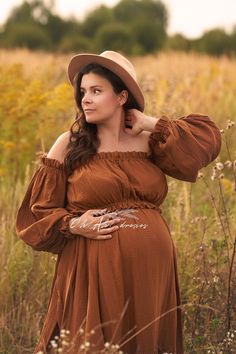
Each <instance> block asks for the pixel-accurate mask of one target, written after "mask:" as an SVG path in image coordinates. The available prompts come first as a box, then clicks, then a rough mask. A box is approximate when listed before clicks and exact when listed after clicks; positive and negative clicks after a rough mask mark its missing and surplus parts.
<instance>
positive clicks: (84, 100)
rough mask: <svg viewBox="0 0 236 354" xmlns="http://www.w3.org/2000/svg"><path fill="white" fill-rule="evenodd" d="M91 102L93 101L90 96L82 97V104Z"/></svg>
mask: <svg viewBox="0 0 236 354" xmlns="http://www.w3.org/2000/svg"><path fill="white" fill-rule="evenodd" d="M91 101H92V99H91V97H90V95H89V94H85V93H84V95H83V97H82V102H91Z"/></svg>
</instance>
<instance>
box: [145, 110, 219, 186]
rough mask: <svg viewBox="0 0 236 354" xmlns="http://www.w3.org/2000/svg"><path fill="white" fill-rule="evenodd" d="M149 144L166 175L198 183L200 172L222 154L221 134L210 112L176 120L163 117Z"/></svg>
mask: <svg viewBox="0 0 236 354" xmlns="http://www.w3.org/2000/svg"><path fill="white" fill-rule="evenodd" d="M148 145H149V149H150V154H151V159H152V161H153V162H154V163H155V164H156V165H157V166H159V167H160V169H161V170H162V171H163V172H164V173H165V174H167V175H169V176H171V177H174V178H176V179H179V180H183V181H188V182H196V179H197V175H198V171H199V170H200V169H201V168H202V167H205V166H207V165H208V164H209V163H210V162H212V161H213V160H214V159H215V158H216V157H217V156H218V154H219V152H220V148H221V133H220V130H219V129H218V127H217V126H216V124H215V123H214V122H213V121H212V120H211V119H210V118H209V117H208V116H206V115H202V114H190V115H188V116H184V117H180V118H178V119H175V120H172V119H170V118H168V117H166V116H162V117H161V118H160V119H159V120H158V121H157V123H156V125H155V127H154V131H153V132H152V133H151V134H150V135H149V141H148Z"/></svg>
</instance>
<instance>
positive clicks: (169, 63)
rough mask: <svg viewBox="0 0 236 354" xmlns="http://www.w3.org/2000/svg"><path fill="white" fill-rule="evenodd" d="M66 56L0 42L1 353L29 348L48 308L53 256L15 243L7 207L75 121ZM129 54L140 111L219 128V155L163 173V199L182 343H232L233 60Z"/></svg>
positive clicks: (199, 347) (15, 203) (228, 348)
mask: <svg viewBox="0 0 236 354" xmlns="http://www.w3.org/2000/svg"><path fill="white" fill-rule="evenodd" d="M69 58H70V55H68V56H57V55H54V54H45V53H41V52H39V53H31V52H28V51H26V50H24V51H19V50H15V51H4V50H2V51H0V92H1V95H0V122H1V130H0V153H1V162H0V180H1V184H0V191H1V201H0V213H1V215H0V216H1V223H0V235H1V236H0V252H1V258H0V265H1V268H0V269H1V271H0V308H1V311H0V353H9V354H10V353H14V354H22V353H32V351H33V348H34V345H35V342H36V340H37V337H38V335H39V332H40V329H41V326H42V321H43V318H44V314H45V310H46V305H47V300H48V296H49V291H50V284H51V280H52V275H53V270H54V265H55V256H52V255H51V254H46V253H40V252H34V251H32V250H31V249H30V248H29V247H27V246H26V245H25V244H23V242H22V241H21V240H19V239H18V238H17V236H16V234H15V216H16V211H17V208H18V207H19V203H20V202H21V200H22V198H23V195H24V193H25V190H26V187H27V185H28V183H29V180H30V178H31V176H32V173H33V170H34V169H35V168H37V154H38V153H39V152H45V151H47V150H48V149H49V147H50V146H51V144H52V143H53V141H54V139H55V138H56V137H57V136H58V135H59V134H60V133H61V132H63V131H65V130H68V129H69V126H70V124H71V123H72V121H73V118H74V113H75V110H74V103H73V97H72V90H71V88H70V86H69V84H68V83H67V82H66V63H67V62H68V60H69ZM132 61H133V63H134V65H135V67H136V68H137V73H138V78H139V80H140V82H141V85H142V88H143V90H144V92H145V96H146V111H145V112H146V113H147V114H151V115H153V116H159V115H162V114H165V115H168V116H170V117H172V118H177V117H180V116H183V115H186V114H189V113H205V114H208V115H209V116H210V117H212V119H213V120H214V121H215V122H216V123H217V124H218V126H219V127H220V129H222V139H223V144H222V150H221V153H220V155H219V157H218V158H217V160H216V161H214V162H213V163H212V164H211V165H209V166H208V167H207V168H205V169H203V170H202V171H200V173H199V178H198V180H197V182H196V183H193V184H191V183H187V182H181V181H177V180H174V179H172V178H168V182H169V194H168V197H167V199H166V200H165V202H164V204H163V206H162V209H163V213H164V215H165V217H166V218H167V219H168V222H169V225H170V228H171V231H172V235H173V238H174V241H175V244H176V246H177V250H178V269H179V278H180V285H181V296H182V307H183V310H184V334H185V349H186V353H194V354H195V353H196V354H198V353H199V354H201V353H217V354H220V353H224V354H225V353H234V352H235V351H236V341H235V338H236V333H235V332H234V331H235V329H236V291H235V289H236V276H235V235H236V222H235V212H236V199H235V193H236V178H235V176H236V162H235V161H236V142H235V136H236V134H235V131H236V128H235V126H234V122H235V119H236V100H235V95H236V61H235V60H232V59H231V60H230V59H228V58H227V57H222V58H220V59H214V58H210V57H207V56H200V55H196V54H188V55H187V54H184V53H175V52H173V53H159V54H157V55H155V56H154V55H153V56H147V57H145V58H132ZM62 346H63V345H62V344H59V349H61V352H66V349H65V348H63V349H62V348H60V347H62ZM86 350H87V349H86V347H85V348H84V349H81V351H80V352H81V353H82V352H83V353H84V352H86ZM104 350H105V349H104ZM106 350H107V352H112V350H113V352H115V350H117V352H118V351H119V350H122V347H121V348H119V349H118V348H117V349H116V348H113V349H111V346H110V348H109V345H107V349H106ZM55 352H58V353H59V352H60V350H58V348H57V349H55Z"/></svg>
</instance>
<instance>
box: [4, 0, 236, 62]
mask: <svg viewBox="0 0 236 354" xmlns="http://www.w3.org/2000/svg"><path fill="white" fill-rule="evenodd" d="M53 3H54V1H50V3H48V1H47V3H46V1H43V0H28V1H25V2H24V3H23V4H22V5H20V6H17V7H15V8H14V9H13V10H12V12H11V14H10V16H9V17H8V19H7V20H6V22H5V23H4V25H3V26H2V28H1V31H0V47H2V48H15V47H26V48H29V49H31V50H38V49H39V50H47V51H56V52H64V53H65V52H71V51H74V52H97V51H99V52H101V51H103V50H106V49H108V48H109V49H111V50H119V51H122V52H124V53H126V54H129V55H142V54H148V53H154V52H156V51H158V50H161V49H170V50H182V51H187V52H188V51H198V52H203V53H208V54H211V55H216V56H219V55H221V54H227V55H229V56H233V55H235V54H236V25H235V26H234V28H233V30H232V32H231V33H229V34H228V33H226V32H225V31H224V30H223V29H221V28H215V29H212V30H209V31H206V32H205V33H204V34H203V35H202V36H201V37H199V38H197V39H188V38H186V37H185V36H183V35H181V34H175V35H173V36H168V35H167V24H168V11H167V8H166V6H165V4H164V3H163V2H162V1H159V0H121V1H120V2H119V3H118V4H117V5H115V6H113V7H107V6H105V5H101V6H99V7H97V8H96V9H95V10H92V11H91V12H89V13H88V14H87V16H86V17H85V18H84V20H83V21H78V20H77V19H76V18H70V19H64V18H62V17H60V16H59V15H57V14H55V11H54V4H53ZM78 8H79V5H78Z"/></svg>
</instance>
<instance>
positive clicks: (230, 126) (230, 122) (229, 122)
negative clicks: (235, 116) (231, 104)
mask: <svg viewBox="0 0 236 354" xmlns="http://www.w3.org/2000/svg"><path fill="white" fill-rule="evenodd" d="M234 124H235V122H233V121H232V120H229V119H228V120H227V127H226V129H227V130H228V129H230V128H232V127H233V126H234Z"/></svg>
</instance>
